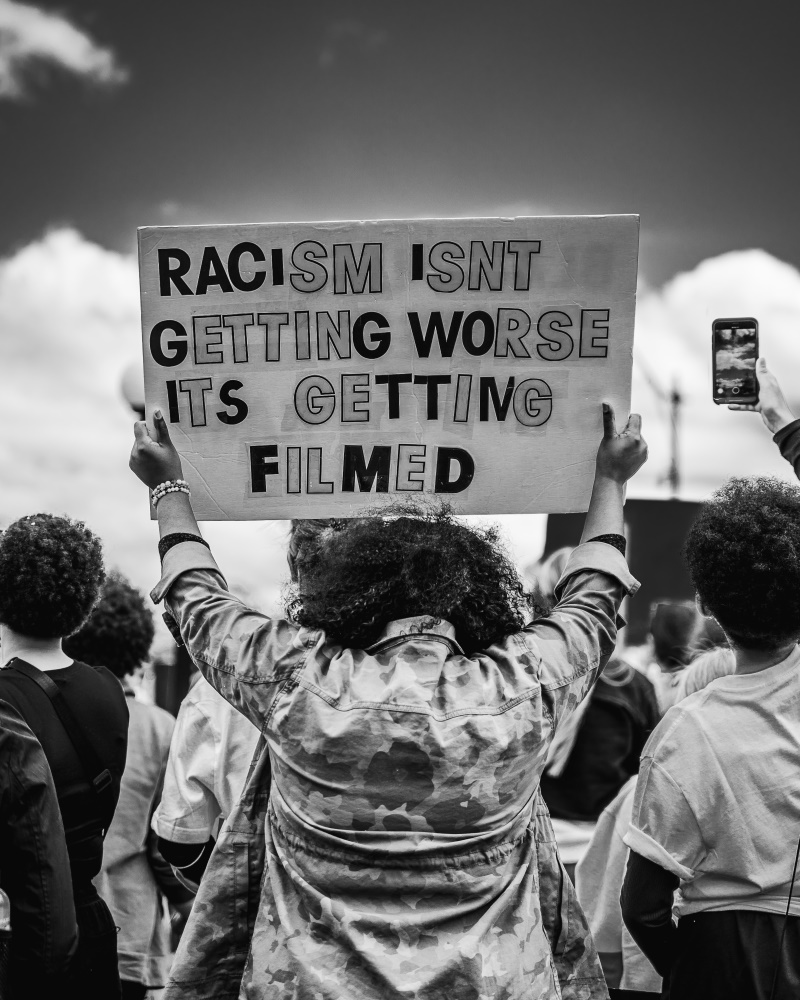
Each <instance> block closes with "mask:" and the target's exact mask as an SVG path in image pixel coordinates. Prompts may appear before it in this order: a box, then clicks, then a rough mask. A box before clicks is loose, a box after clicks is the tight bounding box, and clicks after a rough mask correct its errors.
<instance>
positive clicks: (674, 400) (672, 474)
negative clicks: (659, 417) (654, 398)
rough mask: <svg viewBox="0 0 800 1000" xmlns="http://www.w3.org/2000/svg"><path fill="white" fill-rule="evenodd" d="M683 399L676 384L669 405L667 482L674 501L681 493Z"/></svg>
mask: <svg viewBox="0 0 800 1000" xmlns="http://www.w3.org/2000/svg"><path fill="white" fill-rule="evenodd" d="M682 402H683V399H682V398H681V394H680V392H679V391H678V385H677V383H675V385H673V387H672V392H671V393H670V397H669V403H670V463H669V472H668V473H667V482H668V483H669V491H670V495H671V497H672V499H673V500H677V499H678V493H679V491H680V485H681V476H680V465H679V462H680V456H679V453H678V419H679V417H680V408H681V403H682Z"/></svg>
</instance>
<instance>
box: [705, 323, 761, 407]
mask: <svg viewBox="0 0 800 1000" xmlns="http://www.w3.org/2000/svg"><path fill="white" fill-rule="evenodd" d="M711 355H712V364H713V370H714V385H713V390H712V391H713V395H714V402H715V403H718V404H719V405H727V404H728V403H757V402H758V381H757V380H756V359H757V358H758V322H757V321H756V320H754V319H753V318H752V317H749V316H743V317H742V316H740V317H739V318H738V319H715V320H714V322H713V324H712V326H711Z"/></svg>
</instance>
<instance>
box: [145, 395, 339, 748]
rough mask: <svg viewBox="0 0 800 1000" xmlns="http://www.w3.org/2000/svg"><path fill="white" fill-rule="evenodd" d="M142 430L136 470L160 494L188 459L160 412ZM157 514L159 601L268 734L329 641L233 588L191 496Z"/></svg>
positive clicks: (192, 649)
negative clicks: (294, 681)
mask: <svg viewBox="0 0 800 1000" xmlns="http://www.w3.org/2000/svg"><path fill="white" fill-rule="evenodd" d="M134 433H135V436H136V440H135V443H134V446H133V450H132V452H131V459H130V467H131V470H132V471H133V472H134V473H135V474H136V475H137V476H138V477H139V479H141V480H142V482H143V483H145V485H147V486H149V487H150V488H151V489H154V488H155V487H156V486H158V485H160V484H161V483H164V482H167V481H168V480H169V481H174V480H176V479H181V478H182V471H183V470H182V467H181V459H180V455H179V454H178V452H177V450H176V448H175V446H174V445H173V443H172V441H171V440H170V436H169V430H168V428H167V424H166V421H165V420H164V417H163V415H162V414H161V412H160V411H158V410H157V411H156V412H155V414H154V417H153V434H152V435H151V434H150V432H149V431H148V428H147V425H146V424H145V422H144V421H141V420H140V421H137V423H136V425H135V428H134ZM156 511H157V514H158V524H159V529H160V533H161V553H162V557H163V562H162V567H161V569H162V572H161V580H160V581H159V583H158V585H157V586H156V588H155V589H154V590H153V591H152V593H151V597H152V598H153V600H154V601H156V602H158V601H161V600H162V599H163V600H164V602H165V606H166V608H167V611H168V613H169V615H170V616H171V617H172V618H173V619H174V622H176V623H177V627H178V629H179V631H180V636H181V639H182V640H183V642H184V643H185V645H186V648H187V650H188V651H189V654H190V656H191V657H192V660H193V661H194V662H195V663H196V664H197V667H198V668H199V670H200V671H201V673H202V674H203V675H204V677H205V678H206V679H207V680H208V681H209V682H210V683H211V684H212V685H213V686H214V687H215V688H216V689H217V691H219V693H220V694H221V695H222V697H223V698H225V699H226V700H227V701H229V702H230V703H231V704H232V705H233V706H234V708H236V709H238V710H239V711H240V712H242V714H243V715H246V716H247V717H248V718H249V719H250V721H251V722H253V724H254V725H256V726H257V727H258V728H259V729H261V728H262V727H263V725H264V722H265V720H266V719H267V718H268V717H269V713H270V709H271V707H272V704H273V702H274V699H275V697H276V696H277V694H278V692H279V691H280V689H281V688H282V686H283V685H284V684H286V683H288V682H289V680H290V679H291V677H292V675H293V673H294V671H295V669H296V668H297V667H298V666H299V665H300V663H301V662H302V660H303V659H304V657H305V656H306V654H307V651H308V648H309V646H310V645H311V644H313V643H314V641H315V638H316V637H319V638H322V637H321V635H318V634H316V633H311V632H308V631H307V630H303V629H300V628H299V627H298V626H296V625H293V624H291V623H290V622H287V621H283V620H281V619H271V618H268V617H267V616H266V615H263V614H261V613H260V612H258V611H255V610H253V609H252V608H248V607H247V606H246V605H245V604H243V603H242V602H241V601H239V600H238V599H237V598H235V597H234V596H233V595H232V594H231V593H230V592H229V591H228V588H227V584H226V583H225V579H224V577H223V576H222V574H221V573H220V571H219V567H218V566H217V564H216V562H215V560H214V558H213V556H212V555H211V552H210V551H209V549H208V547H207V546H206V544H205V542H204V541H203V539H202V536H201V535H200V530H199V528H198V526H197V521H196V519H195V516H194V513H193V511H192V505H191V503H190V500H189V496H188V495H187V494H186V493H183V492H173V493H167V495H166V496H164V497H162V499H161V500H159V501H158V504H157V507H156ZM170 536H171V537H170ZM172 543H176V544H172Z"/></svg>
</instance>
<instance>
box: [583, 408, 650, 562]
mask: <svg viewBox="0 0 800 1000" xmlns="http://www.w3.org/2000/svg"><path fill="white" fill-rule="evenodd" d="M646 461H647V444H646V442H645V440H644V438H643V437H642V418H641V417H640V416H639V414H638V413H632V414H631V415H630V417H629V418H628V422H627V424H626V425H625V427H624V428H623V429H622V430H621V431H620V433H619V434H618V433H617V428H616V422H615V420H614V410H613V408H612V407H611V406H610V405H609V404H608V403H603V439H602V441H601V442H600V447H599V448H598V449H597V460H596V463H595V471H594V486H593V487H592V497H591V500H590V501H589V510H588V511H587V512H586V521H585V522H584V525H583V534H582V535H581V542H588V541H590V540H591V539H592V538H597V536H598V535H621V534H622V533H623V519H622V508H623V505H624V503H625V484H626V483H627V481H628V480H629V479H630V478H631V477H632V476H633V475H634V474H635V473H636V472H638V470H639V469H640V468H641V467H642V466H643V465H644V463H645V462H646Z"/></svg>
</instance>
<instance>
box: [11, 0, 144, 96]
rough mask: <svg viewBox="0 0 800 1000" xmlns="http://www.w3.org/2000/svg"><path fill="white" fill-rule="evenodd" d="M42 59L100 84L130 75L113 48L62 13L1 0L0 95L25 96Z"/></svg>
mask: <svg viewBox="0 0 800 1000" xmlns="http://www.w3.org/2000/svg"><path fill="white" fill-rule="evenodd" d="M41 63H50V64H52V65H55V66H59V67H60V68H61V69H64V70H68V71H69V72H70V73H75V74H76V75H78V76H83V77H86V78H87V79H89V80H91V81H92V82H94V83H99V84H113V83H122V82H124V81H125V80H126V79H127V73H126V71H125V70H124V69H122V67H120V66H119V64H118V63H117V62H116V60H115V58H114V53H113V52H111V50H110V49H105V48H102V47H100V46H99V45H97V44H96V43H95V42H94V41H93V40H92V39H91V38H90V37H89V35H87V34H86V33H85V32H83V31H81V30H80V28H76V27H75V25H73V24H71V23H70V22H69V21H68V20H67V19H66V18H65V17H63V16H62V15H60V14H53V13H48V12H46V11H43V10H40V8H38V7H34V6H33V5H32V4H25V3H17V2H15V0H0V98H4V97H5V98H14V97H21V96H22V95H23V94H24V91H25V80H26V77H27V76H28V75H29V73H30V71H31V69H32V68H33V67H35V66H37V65H38V64H41Z"/></svg>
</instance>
